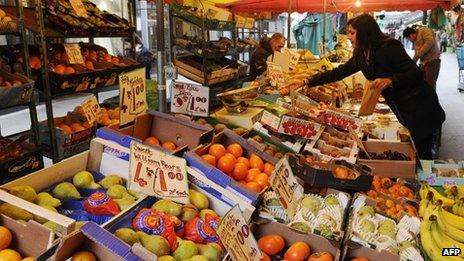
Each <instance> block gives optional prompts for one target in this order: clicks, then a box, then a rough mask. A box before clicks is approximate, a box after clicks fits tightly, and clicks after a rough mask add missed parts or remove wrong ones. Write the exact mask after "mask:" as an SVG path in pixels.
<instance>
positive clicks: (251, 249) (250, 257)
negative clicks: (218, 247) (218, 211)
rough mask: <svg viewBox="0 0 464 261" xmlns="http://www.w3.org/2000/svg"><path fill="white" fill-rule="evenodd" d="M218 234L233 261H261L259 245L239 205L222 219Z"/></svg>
mask: <svg viewBox="0 0 464 261" xmlns="http://www.w3.org/2000/svg"><path fill="white" fill-rule="evenodd" d="M216 232H217V234H218V235H219V238H221V242H222V244H223V245H224V246H225V248H226V250H227V252H228V253H229V254H230V256H231V257H232V259H233V260H235V261H258V260H260V258H261V252H260V251H259V248H258V243H257V242H256V239H255V238H254V236H253V234H252V233H251V231H250V227H249V226H248V225H247V223H246V222H245V219H244V218H243V216H242V212H240V207H239V206H238V205H235V207H233V208H231V209H230V210H229V212H227V213H226V214H225V215H224V216H223V217H222V219H221V223H220V224H219V227H218V229H217V231H216Z"/></svg>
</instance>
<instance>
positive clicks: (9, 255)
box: [0, 249, 21, 261]
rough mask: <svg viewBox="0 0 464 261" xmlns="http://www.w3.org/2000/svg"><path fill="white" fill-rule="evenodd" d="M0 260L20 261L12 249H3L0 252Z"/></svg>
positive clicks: (17, 254) (19, 257) (18, 255)
mask: <svg viewBox="0 0 464 261" xmlns="http://www.w3.org/2000/svg"><path fill="white" fill-rule="evenodd" d="M0 260H2V261H3V260H5V261H21V255H20V254H19V253H18V252H16V251H14V250H13V249H4V250H2V251H0Z"/></svg>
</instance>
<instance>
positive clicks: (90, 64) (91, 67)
mask: <svg viewBox="0 0 464 261" xmlns="http://www.w3.org/2000/svg"><path fill="white" fill-rule="evenodd" d="M85 67H86V68H87V69H89V70H95V67H93V62H91V61H89V60H87V61H85Z"/></svg>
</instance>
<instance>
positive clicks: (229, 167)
mask: <svg viewBox="0 0 464 261" xmlns="http://www.w3.org/2000/svg"><path fill="white" fill-rule="evenodd" d="M234 166H235V159H232V158H231V157H229V156H222V157H221V158H219V160H218V162H217V168H218V169H219V170H221V171H222V172H224V173H226V174H230V173H232V171H233V170H234Z"/></svg>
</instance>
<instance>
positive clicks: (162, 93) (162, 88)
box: [156, 0, 167, 112]
mask: <svg viewBox="0 0 464 261" xmlns="http://www.w3.org/2000/svg"><path fill="white" fill-rule="evenodd" d="M156 31H157V35H156V50H157V55H158V59H157V60H158V71H157V72H158V73H157V74H158V75H157V78H158V110H159V111H160V112H167V104H166V78H165V76H164V59H165V44H164V1H163V0H156Z"/></svg>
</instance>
